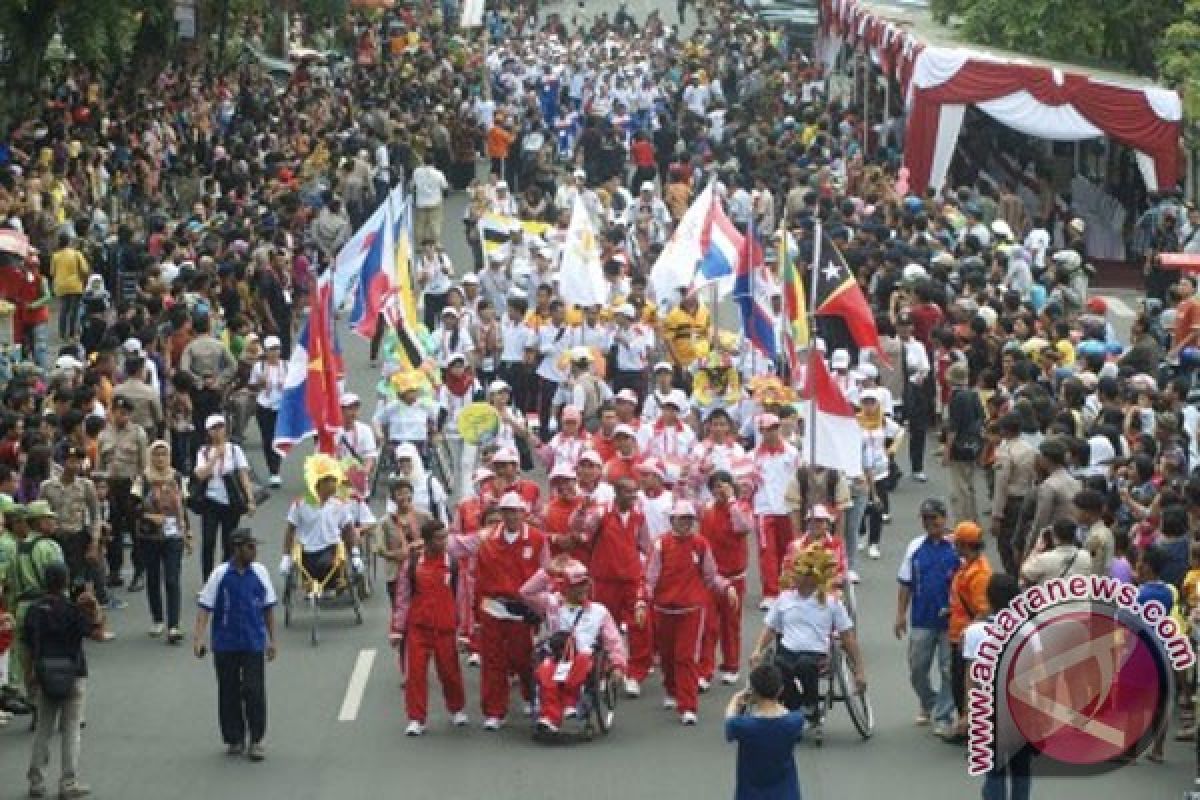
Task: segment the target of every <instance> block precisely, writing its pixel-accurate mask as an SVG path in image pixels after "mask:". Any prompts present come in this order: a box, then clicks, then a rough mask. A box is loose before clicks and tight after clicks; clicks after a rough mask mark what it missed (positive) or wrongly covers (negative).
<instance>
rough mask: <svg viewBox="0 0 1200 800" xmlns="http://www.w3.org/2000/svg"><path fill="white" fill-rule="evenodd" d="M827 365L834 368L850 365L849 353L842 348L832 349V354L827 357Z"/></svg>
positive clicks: (846, 367)
mask: <svg viewBox="0 0 1200 800" xmlns="http://www.w3.org/2000/svg"><path fill="white" fill-rule="evenodd" d="M829 365H830V366H831V367H833V368H834V369H848V368H849V367H850V353H848V352H847V351H845V350H842V349H838V350H834V351H833V356H832V357H831V358H830V359H829Z"/></svg>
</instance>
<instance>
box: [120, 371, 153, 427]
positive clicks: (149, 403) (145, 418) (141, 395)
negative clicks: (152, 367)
mask: <svg viewBox="0 0 1200 800" xmlns="http://www.w3.org/2000/svg"><path fill="white" fill-rule="evenodd" d="M118 397H124V398H125V399H126V400H128V401H129V402H130V403H132V404H133V411H131V412H130V413H129V418H130V419H131V420H132V421H133V422H135V423H137V424H138V425H140V426H141V427H142V429H143V430H146V431H154V432H157V431H160V430H162V423H163V411H162V399H161V398H160V397H159V396H158V392H156V391H155V390H154V387H153V386H151V385H150V384H148V383H146V382H145V381H141V380H137V379H134V378H128V379H126V380H125V382H124V383H122V384H121V385H120V386H118V387H117V388H116V389H115V390H114V391H113V399H114V400H115V399H116V398H118Z"/></svg>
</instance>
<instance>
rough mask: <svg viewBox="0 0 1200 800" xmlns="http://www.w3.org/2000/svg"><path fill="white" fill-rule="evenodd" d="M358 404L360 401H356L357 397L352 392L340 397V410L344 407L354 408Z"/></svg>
mask: <svg viewBox="0 0 1200 800" xmlns="http://www.w3.org/2000/svg"><path fill="white" fill-rule="evenodd" d="M360 402H361V401H360V400H359V399H358V395H356V394H355V393H354V392H346V393H345V394H344V395H342V400H341V406H342V408H345V407H346V406H356V405H358V404H359V403H360Z"/></svg>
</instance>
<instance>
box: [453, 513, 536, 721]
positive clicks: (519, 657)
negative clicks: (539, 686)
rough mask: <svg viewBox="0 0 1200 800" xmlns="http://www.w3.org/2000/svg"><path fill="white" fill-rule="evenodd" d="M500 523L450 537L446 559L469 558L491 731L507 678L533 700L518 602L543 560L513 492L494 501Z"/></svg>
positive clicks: (528, 636) (526, 615) (527, 631)
mask: <svg viewBox="0 0 1200 800" xmlns="http://www.w3.org/2000/svg"><path fill="white" fill-rule="evenodd" d="M499 508H500V516H501V520H502V521H501V522H500V523H499V524H498V525H495V526H492V527H489V528H486V529H484V530H482V531H477V532H475V533H466V534H459V535H457V536H453V537H451V538H450V543H449V548H450V555H451V557H462V556H465V555H472V556H474V557H475V564H476V566H475V570H476V572H475V580H476V590H477V592H478V594H479V597H480V603H479V606H480V620H479V621H480V653H481V655H482V656H483V664H482V672H483V675H482V679H481V681H480V692H481V695H482V708H483V716H484V721H483V728H484V730H487V731H496V730H499V729H500V726H501V725H503V724H504V718H505V716H506V715H507V714H508V697H509V692H510V689H509V686H510V683H509V681H510V679H511V678H513V677H515V678H517V680H518V681H519V683H520V686H521V695H522V697H523V698H524V699H525V707H526V713H528V711H529V710H530V709H531V708H532V705H531V703H532V700H533V674H532V660H533V628H532V625H533V624H536V620H535V618H534V617H533V616H532V615H531V612H530V609H529V607H528V606H526V605H525V604H524V603H523V602H521V599H520V589H521V586H523V585H524V584H525V582H526V581H527V580H529V578H531V577H532V576H533V574H534V572H536V571H537V569H538V567H540V566H544V565H545V564H546V562H547V559H548V551H547V549H546V547H545V537H544V535H543V534H542V532H541V531H540V530H538V529H537V528H534V527H532V526H530V525H529V524H528V523H527V522H526V521H525V517H526V514H527V513H528V507H527V506H526V504H525V501H524V500H523V499H522V498H521V496H520V495H519V494H517V493H516V492H515V491H508V492H506V493H505V494H504V495H503V496H502V497H501V498H500V503H499Z"/></svg>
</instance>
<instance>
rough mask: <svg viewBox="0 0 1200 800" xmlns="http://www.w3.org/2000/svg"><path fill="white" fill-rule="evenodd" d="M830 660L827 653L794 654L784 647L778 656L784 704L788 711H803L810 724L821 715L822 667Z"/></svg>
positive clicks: (777, 662)
mask: <svg viewBox="0 0 1200 800" xmlns="http://www.w3.org/2000/svg"><path fill="white" fill-rule="evenodd" d="M827 657H828V656H827V655H826V654H825V653H818V652H808V651H801V652H792V651H791V650H787V649H785V648H784V647H783V645H780V646H779V649H778V651H777V653H776V655H775V666H777V667H779V669H780V671H781V672H783V696H782V697H781V698H780V699H781V702H782V703H783V704H784V705H785V706H786V707H787V709H788V710H789V711H799V710H801V709H804V711H805V712H806V713H807V714H808V715H809V717H810V721H813V720H812V718H813V717H814V716H815V715H819V714H820V712H821V685H820V684H821V681H820V677H821V664H822V663H823V662H824V661H825V659H826V658H827ZM797 684H799V685H797Z"/></svg>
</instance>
